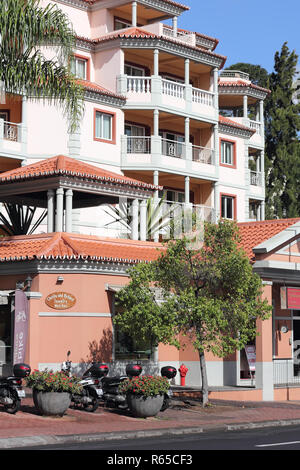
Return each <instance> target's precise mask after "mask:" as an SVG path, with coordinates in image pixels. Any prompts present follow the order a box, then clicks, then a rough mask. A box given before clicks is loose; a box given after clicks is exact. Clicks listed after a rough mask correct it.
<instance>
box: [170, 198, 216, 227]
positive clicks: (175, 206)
mask: <svg viewBox="0 0 300 470" xmlns="http://www.w3.org/2000/svg"><path fill="white" fill-rule="evenodd" d="M163 206H164V209H165V210H163V211H162V213H164V214H169V215H170V217H171V218H176V217H182V218H183V217H184V216H185V214H186V210H187V208H189V209H190V210H191V213H192V214H193V218H192V221H191V222H192V225H196V223H197V221H206V222H214V221H215V210H214V208H213V207H210V206H205V205H203V204H192V203H189V204H186V203H185V202H177V201H168V200H166V201H163Z"/></svg>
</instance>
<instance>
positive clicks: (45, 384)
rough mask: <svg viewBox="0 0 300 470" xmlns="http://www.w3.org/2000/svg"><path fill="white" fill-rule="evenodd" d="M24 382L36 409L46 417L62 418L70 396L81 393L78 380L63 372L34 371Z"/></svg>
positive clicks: (68, 404) (69, 401) (69, 402)
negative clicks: (28, 388) (30, 391)
mask: <svg viewBox="0 0 300 470" xmlns="http://www.w3.org/2000/svg"><path fill="white" fill-rule="evenodd" d="M25 380H26V385H27V387H30V388H32V392H33V393H32V395H33V401H34V404H35V406H36V408H37V409H38V410H39V411H40V413H41V414H42V415H46V416H63V414H64V413H65V411H66V410H67V409H68V408H69V406H70V404H71V396H72V394H73V393H80V391H81V385H80V384H79V380H80V379H79V378H77V377H67V376H66V375H65V374H64V373H63V372H53V371H51V370H47V369H45V370H43V371H39V370H34V371H33V373H32V374H30V375H29V376H28V377H26V379H25Z"/></svg>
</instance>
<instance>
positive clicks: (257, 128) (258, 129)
mask: <svg viewBox="0 0 300 470" xmlns="http://www.w3.org/2000/svg"><path fill="white" fill-rule="evenodd" d="M250 128H251V129H254V130H255V131H256V132H257V134H259V135H261V123H260V122H258V121H251V120H250Z"/></svg>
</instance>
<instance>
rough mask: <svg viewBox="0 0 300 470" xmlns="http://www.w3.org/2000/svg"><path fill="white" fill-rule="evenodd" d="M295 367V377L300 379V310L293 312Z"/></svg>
mask: <svg viewBox="0 0 300 470" xmlns="http://www.w3.org/2000/svg"><path fill="white" fill-rule="evenodd" d="M295 317H296V318H295ZM293 367H294V377H299V376H300V310H293Z"/></svg>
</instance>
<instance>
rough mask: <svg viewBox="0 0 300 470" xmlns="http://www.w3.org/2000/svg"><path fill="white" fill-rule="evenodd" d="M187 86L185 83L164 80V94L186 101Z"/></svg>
mask: <svg viewBox="0 0 300 470" xmlns="http://www.w3.org/2000/svg"><path fill="white" fill-rule="evenodd" d="M184 90H185V85H184V84H183V83H178V82H173V81H172V80H166V79H163V80H162V93H163V94H164V95H168V96H173V97H174V98H179V99H184Z"/></svg>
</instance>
